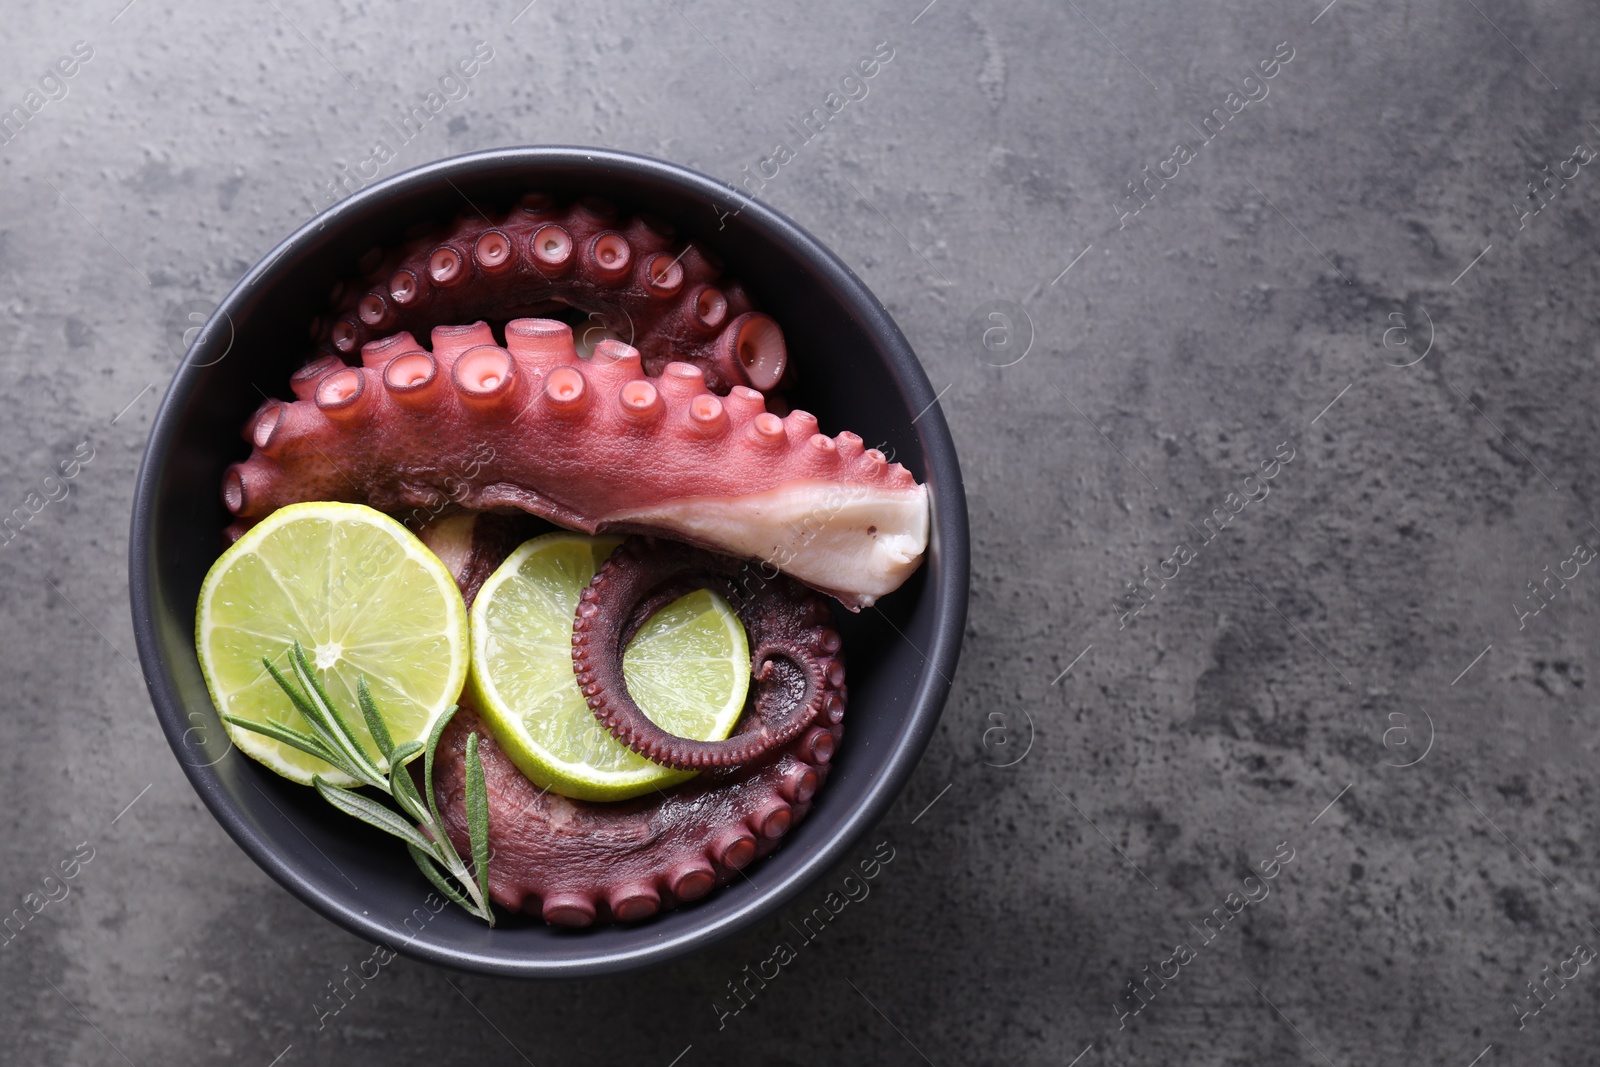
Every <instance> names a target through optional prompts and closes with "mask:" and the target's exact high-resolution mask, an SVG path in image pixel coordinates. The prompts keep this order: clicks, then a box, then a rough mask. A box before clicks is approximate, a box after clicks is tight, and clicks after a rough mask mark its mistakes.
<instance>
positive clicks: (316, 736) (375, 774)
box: [223, 641, 494, 926]
mask: <svg viewBox="0 0 1600 1067" xmlns="http://www.w3.org/2000/svg"><path fill="white" fill-rule="evenodd" d="M261 662H262V663H263V664H264V665H265V666H266V668H267V671H268V673H270V674H271V675H272V678H273V681H275V682H277V683H278V685H279V686H280V687H281V688H282V689H283V691H284V693H286V694H287V695H288V697H289V700H290V702H291V703H292V704H293V705H294V706H295V709H296V710H297V711H299V712H300V716H301V717H302V718H303V719H305V721H306V723H307V725H309V726H310V727H311V730H312V732H311V733H309V734H308V733H305V732H304V731H301V730H296V729H294V728H293V727H289V726H282V725H279V724H278V723H272V722H253V721H251V720H249V719H240V718H236V717H235V716H232V715H224V716H223V718H224V719H226V720H227V721H228V722H231V723H233V724H234V725H235V726H240V727H243V728H244V729H246V730H251V731H253V732H255V733H258V734H263V735H265V736H267V737H270V738H272V739H273V740H275V741H281V742H283V743H284V744H286V745H289V746H291V747H293V748H297V749H299V750H300V751H302V752H305V753H307V754H309V755H312V756H315V757H317V758H318V759H320V760H322V761H324V762H326V763H330V764H332V765H333V766H334V767H337V768H338V769H339V770H341V771H343V772H344V773H345V774H347V775H349V776H350V777H351V778H354V779H355V780H356V781H358V782H360V783H361V784H362V785H364V786H370V787H371V788H373V789H377V790H379V791H381V792H383V793H385V794H387V795H388V796H389V797H390V798H391V799H392V800H394V802H395V803H396V804H398V805H399V806H400V809H401V810H402V811H403V812H404V813H405V814H406V815H408V816H410V818H411V819H414V820H415V821H416V822H418V823H421V824H422V830H420V831H419V830H418V829H417V828H416V827H415V826H413V825H412V824H411V823H410V822H408V821H407V820H406V819H404V818H402V817H401V816H400V815H397V814H395V812H393V811H391V810H390V809H389V808H386V807H384V806H383V805H382V804H379V803H378V802H377V801H375V800H373V799H371V798H370V797H365V796H362V795H361V794H360V793H357V792H354V791H352V790H349V789H344V788H341V787H340V786H336V785H333V784H331V783H329V782H328V781H327V780H325V779H324V778H323V777H322V776H321V775H320V774H319V775H316V776H315V777H313V778H312V784H313V785H315V786H316V790H317V792H318V793H320V794H321V795H322V798H323V799H324V800H326V801H327V802H328V803H330V804H332V805H333V806H334V807H336V808H338V809H339V810H340V811H342V812H344V813H345V814H346V815H353V816H355V817H356V818H357V819H360V820H361V821H362V822H364V823H367V824H368V825H370V826H376V827H377V828H378V829H380V830H382V831H384V832H385V833H387V834H392V835H393V836H395V837H398V838H399V839H400V840H402V841H404V842H405V843H406V851H408V852H409V853H411V858H412V860H414V861H415V862H416V865H417V866H418V867H419V868H421V870H422V873H423V874H424V875H425V876H427V879H428V881H430V882H432V883H433V885H434V888H436V889H438V890H439V892H441V893H443V894H444V895H445V896H446V897H448V898H449V899H451V900H453V901H455V902H456V903H457V904H459V905H461V906H462V907H463V908H465V909H467V910H468V911H470V912H471V913H472V914H474V915H476V916H477V917H478V918H480V919H482V920H483V921H484V922H486V923H488V924H489V925H490V926H493V925H494V911H493V909H491V908H490V906H489V795H488V790H487V788H486V787H485V784H484V780H483V760H482V759H481V758H480V757H479V755H478V735H477V734H472V735H470V736H469V737H468V738H467V779H466V807H467V836H468V838H469V840H470V841H471V845H472V864H471V867H470V868H469V867H468V865H467V864H466V863H465V862H463V861H462V859H461V856H460V855H459V854H458V853H457V852H456V848H455V845H454V844H453V843H452V842H451V840H450V835H449V834H447V833H446V832H445V829H444V820H443V819H441V818H440V817H439V805H438V804H437V803H436V802H435V801H434V797H433V759H434V753H435V752H436V751H437V750H438V747H439V738H440V737H441V736H442V735H443V734H444V728H445V726H446V725H447V724H448V723H449V722H450V719H451V718H452V717H453V716H454V715H455V713H456V709H455V706H454V705H452V706H451V707H450V709H449V710H448V711H446V712H445V713H444V714H443V715H441V716H439V719H438V721H437V722H435V723H434V724H433V730H432V732H430V733H429V734H428V742H427V744H426V745H423V744H422V743H421V742H418V741H407V742H406V743H405V744H403V745H396V744H395V743H394V739H393V738H392V737H391V736H390V734H389V727H388V726H387V724H385V723H384V721H383V716H382V715H380V714H378V706H377V704H376V703H374V702H373V699H372V692H371V690H369V689H368V688H367V679H366V678H365V677H362V678H359V679H357V681H356V699H357V702H358V703H359V704H360V705H361V717H362V718H363V719H364V720H365V722H366V726H367V732H368V733H370V734H371V735H372V740H373V741H374V742H375V743H376V744H377V746H378V752H379V755H380V756H381V757H382V764H383V765H386V766H387V767H388V772H387V774H386V773H385V772H384V770H383V766H381V765H380V762H379V761H378V760H375V759H373V758H372V756H371V754H370V753H368V752H367V749H366V746H365V745H363V744H362V743H361V741H360V739H359V738H357V737H356V735H355V734H354V732H352V731H351V729H350V724H349V723H348V722H346V721H345V717H344V716H343V715H342V714H340V712H339V709H338V708H337V707H336V706H335V705H334V703H333V701H332V700H331V699H329V697H328V692H327V690H326V689H324V688H323V686H322V682H321V680H320V679H318V678H317V676H316V675H315V674H313V673H311V663H310V661H308V660H307V659H306V653H305V649H304V648H302V647H301V645H300V642H299V641H296V642H295V643H294V646H293V647H292V648H291V649H290V650H289V667H290V670H291V673H292V674H293V675H294V680H293V681H291V680H290V679H288V678H286V677H284V675H283V673H282V672H281V671H279V670H278V668H277V667H275V666H273V663H272V661H271V660H270V659H268V658H266V657H264V656H263V657H262V659H261ZM297 683H298V684H297ZM419 749H420V750H422V775H423V784H424V788H425V789H426V790H427V792H428V798H427V801H426V802H424V801H423V798H422V797H420V796H418V795H417V787H416V783H414V782H413V781H412V780H411V774H410V772H408V771H407V770H406V767H405V761H406V760H408V759H410V758H411V757H412V756H414V755H415V754H416V753H417V751H418V750H419ZM452 882H454V884H452Z"/></svg>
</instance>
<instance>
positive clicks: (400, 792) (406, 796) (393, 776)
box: [389, 760, 435, 830]
mask: <svg viewBox="0 0 1600 1067" xmlns="http://www.w3.org/2000/svg"><path fill="white" fill-rule="evenodd" d="M389 795H390V796H392V797H394V799H395V803H397V804H399V805H400V806H401V807H402V808H404V809H405V811H406V814H407V815H409V816H411V817H412V818H413V819H415V820H417V821H418V822H420V823H422V824H423V825H424V826H427V827H428V828H429V830H432V829H433V828H434V826H435V822H434V819H433V817H432V814H431V813H430V812H429V811H428V806H427V805H426V804H424V803H423V802H422V798H421V797H420V796H418V795H417V784H416V783H415V782H413V781H412V780H411V772H410V771H408V770H406V768H405V765H404V764H403V763H401V762H400V761H399V760H395V761H394V763H393V764H391V765H390V767H389Z"/></svg>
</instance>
